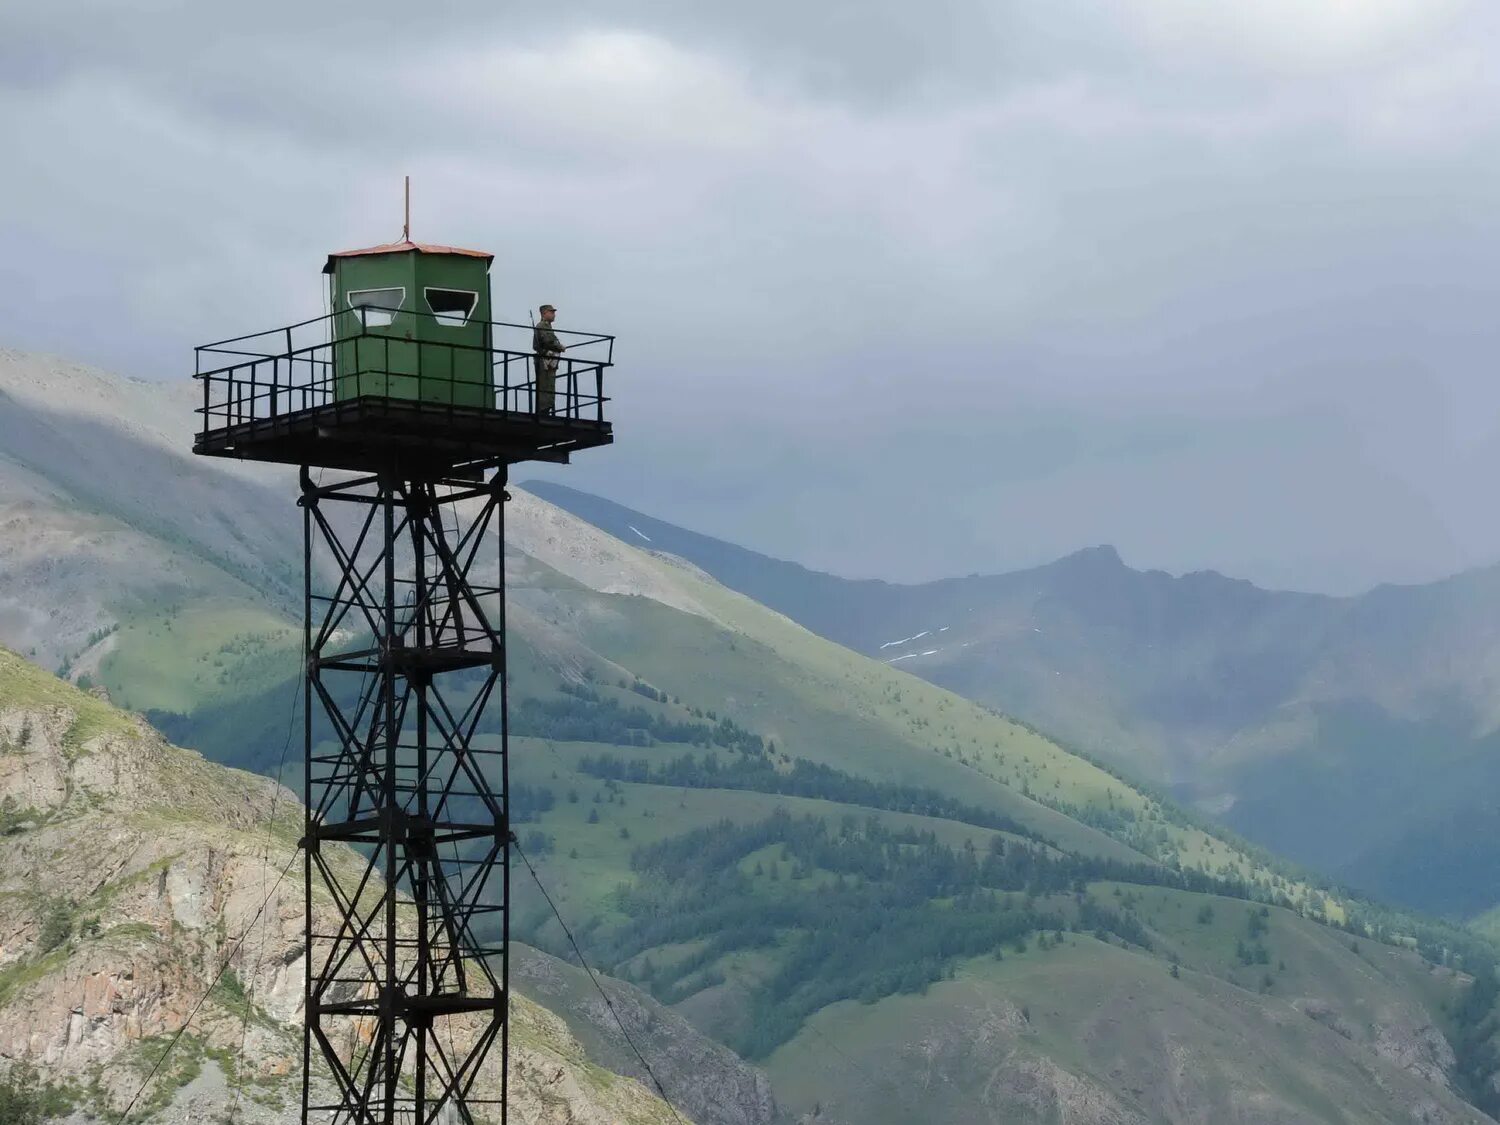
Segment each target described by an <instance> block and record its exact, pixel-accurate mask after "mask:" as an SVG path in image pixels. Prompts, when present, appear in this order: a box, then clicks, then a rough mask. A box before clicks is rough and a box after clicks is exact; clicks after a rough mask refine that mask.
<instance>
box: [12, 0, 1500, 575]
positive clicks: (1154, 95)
mask: <svg viewBox="0 0 1500 1125" xmlns="http://www.w3.org/2000/svg"><path fill="white" fill-rule="evenodd" d="M432 8H433V11H434V13H435V14H432V15H425V14H424V10H423V8H422V7H421V6H413V5H411V4H408V3H400V4H397V3H393V2H386V0H368V2H366V3H364V4H361V5H357V6H356V5H342V4H326V5H325V4H307V3H298V4H292V3H288V2H286V0H261V2H260V3H258V4H253V5H249V4H240V5H227V4H215V3H207V2H204V0H197V2H194V3H176V2H168V0H136V2H134V3H131V4H120V3H114V2H101V3H79V2H74V0H51V2H49V3H46V4H25V5H20V4H6V5H0V152H3V153H4V159H3V160H0V346H12V347H21V348H27V349H34V350H43V351H51V352H57V353H61V354H64V355H67V356H69V357H71V358H75V359H81V360H85V361H88V362H92V363H96V364H99V365H100V366H104V367H108V368H112V369H115V370H118V371H122V372H125V373H128V374H132V375H138V376H143V377H148V378H179V377H182V376H183V375H184V374H185V373H187V372H189V371H190V370H191V364H192V356H191V346H192V345H193V344H195V343H201V342H203V341H205V340H209V339H214V338H218V337H222V336H226V335H230V334H234V333H237V332H240V331H248V330H254V329H259V328H263V327H272V326H276V325H279V324H282V323H285V322H287V321H291V320H294V319H302V318H304V317H306V316H310V315H317V314H319V313H321V312H322V303H323V297H322V289H321V281H322V278H321V277H320V275H319V272H318V270H319V267H320V265H321V262H322V258H323V255H324V254H326V253H327V252H328V251H329V250H332V249H338V248H343V247H347V246H358V245H368V244H371V243H375V242H383V241H387V240H390V239H393V238H395V237H397V236H398V235H399V231H400V225H401V224H400V220H401V216H400V195H401V176H402V174H403V173H408V172H409V173H410V174H411V175H412V177H413V180H414V196H415V199H414V206H413V228H414V235H415V236H416V237H418V238H423V239H429V240H432V241H437V242H450V243H456V244H460V245H469V246H475V247H479V248H483V249H487V250H491V251H493V252H494V253H495V254H496V260H495V266H494V273H493V278H494V286H495V313H496V316H497V317H499V318H502V319H524V316H525V310H526V308H527V307H528V306H532V305H536V304H538V303H540V302H541V301H544V300H545V301H551V302H553V303H555V304H557V305H558V306H560V309H561V311H560V314H559V326H560V327H568V328H581V329H590V330H598V331H605V332H612V333H615V334H617V335H618V336H619V338H620V342H619V345H618V350H617V358H618V360H619V368H618V370H617V372H616V374H615V375H614V377H613V380H612V381H613V387H612V390H613V393H614V394H615V395H616V396H617V401H616V403H615V404H614V405H615V417H616V420H617V427H618V428H617V444H616V445H615V446H614V447H613V448H612V449H610V450H607V451H600V452H596V453H593V454H590V455H588V456H587V457H582V458H580V459H579V461H578V463H577V464H576V465H575V466H573V467H571V468H569V469H567V470H563V471H561V472H560V473H552V474H549V475H556V476H558V479H562V480H565V481H566V482H568V483H570V484H572V485H574V486H575V487H579V488H585V489H590V490H593V491H597V492H600V493H602V494H604V495H607V496H609V497H611V498H612V499H615V500H618V501H621V502H623V503H626V504H630V505H632V506H635V507H639V508H642V509H644V510H646V511H648V512H650V513H652V514H654V515H658V516H660V517H662V518H666V519H670V520H674V521H676V522H680V523H683V524H686V525H688V526H691V527H695V528H697V529H700V530H703V531H707V532H710V533H713V534H718V535H723V536H725V537H728V538H731V539H734V540H737V541H740V542H743V543H746V544H748V545H751V546H754V547H757V548H759V549H762V550H767V551H770V552H772V553H775V554H778V555H782V556H785V557H790V558H795V559H797V560H799V561H802V562H805V563H808V564H809V565H814V566H819V567H824V568H828V569H832V570H835V571H838V572H841V573H845V574H851V575H880V576H884V577H891V578H901V579H917V578H925V577H935V576H940V575H947V574H958V573H969V572H974V571H997V570H1003V569H1010V568H1013V567H1016V566H1022V565H1027V564H1031V563H1036V562H1042V561H1046V560H1048V559H1050V558H1053V557H1056V556H1058V555H1060V554H1063V553H1066V552H1068V551H1071V550H1073V549H1076V548H1078V547H1081V546H1085V545H1090V544H1096V543H1104V542H1109V543H1113V544H1115V545H1116V546H1118V547H1119V549H1120V551H1121V552H1122V554H1123V555H1124V556H1125V559H1126V561H1127V562H1130V563H1131V564H1133V565H1137V566H1157V567H1163V568H1165V569H1168V570H1172V571H1184V570H1192V569H1199V568H1205V567H1212V568H1215V569H1219V570H1223V571H1225V572H1227V573H1231V574H1235V575H1239V576H1245V577H1249V578H1251V579H1254V580H1256V581H1258V582H1260V583H1262V584H1267V585H1275V586H1289V587H1295V588H1302V589H1314V590H1328V591H1350V590H1355V589H1360V588H1363V587H1366V586H1369V585H1372V584H1374V583H1377V582H1380V581H1415V580H1423V579H1428V578H1432V577H1436V576H1439V575H1442V574H1446V573H1449V572H1452V571H1454V570H1457V569H1461V568H1463V567H1467V566H1472V565H1479V564H1488V563H1492V562H1496V561H1500V501H1497V491H1500V489H1497V484H1500V372H1497V357H1500V346H1497V345H1500V317H1497V300H1496V299H1497V296H1500V143H1497V142H1500V5H1496V4H1495V3H1494V2H1493V0H1474V2H1469V0H1258V2H1250V0H1244V2H1239V3H1228V2H1215V0H1109V2H1108V3H1104V2H1100V0H1093V2H1091V3H1084V2H1081V0H1046V2H1045V3H1042V2H1037V0H1033V2H1029V3H1019V2H1010V3H1001V2H990V3H981V2H975V0H929V2H928V3H925V4H913V3H911V2H910V0H904V2H901V3H896V2H891V0H865V2H862V3H855V2H853V0H822V2H821V3H816V4H806V3H789V2H786V0H761V2H760V3H756V4H744V3H736V4H729V3H717V4H714V3H705V2H703V0H654V2H653V0H612V2H610V3H603V2H599V0H584V2H582V3H579V2H574V3H571V4H566V5H551V6H549V5H540V4H538V5H528V6H526V7H519V6H515V5H510V4H496V3H494V2H493V0H491V2H488V3H475V4H467V5H465V4H445V5H433V6H432ZM436 13H441V14H436ZM522 475H526V474H525V473H524V472H523V474H522Z"/></svg>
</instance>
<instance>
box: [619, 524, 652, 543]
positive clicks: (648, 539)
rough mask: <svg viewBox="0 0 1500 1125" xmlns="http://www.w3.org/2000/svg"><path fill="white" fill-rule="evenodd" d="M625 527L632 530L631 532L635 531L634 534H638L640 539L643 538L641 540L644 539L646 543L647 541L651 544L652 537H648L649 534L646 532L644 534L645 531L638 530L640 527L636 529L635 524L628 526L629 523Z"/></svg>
mask: <svg viewBox="0 0 1500 1125" xmlns="http://www.w3.org/2000/svg"><path fill="white" fill-rule="evenodd" d="M625 526H626V527H628V528H630V530H631V531H633V532H635V533H636V534H637V535H639V536H640V537H641V538H642V539H644V540H645V541H646V542H647V543H649V542H651V536H649V535H647V534H646V533H645V532H644V531H642V530H641V529H640V528H638V527H636V526H635V525H633V524H628V523H627V524H626V525H625Z"/></svg>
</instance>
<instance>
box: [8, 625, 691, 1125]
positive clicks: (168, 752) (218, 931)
mask: <svg viewBox="0 0 1500 1125" xmlns="http://www.w3.org/2000/svg"><path fill="white" fill-rule="evenodd" d="M301 820H302V810H301V806H300V804H299V803H298V801H297V800H296V798H294V797H293V796H292V795H291V794H290V793H288V792H286V791H285V790H281V789H280V787H279V786H277V785H275V784H274V783H272V782H270V781H268V780H267V779H265V778H262V777H258V776H256V775H253V774H247V773H242V772H240V771H237V770H230V769H226V768H224V767H222V766H217V765H214V764H212V763H209V762H207V761H205V760H204V759H203V758H202V757H201V756H199V755H198V754H196V753H193V752H191V751H186V750H180V749H177V748H176V747H173V746H170V745H168V744H167V743H165V742H164V741H163V740H162V739H161V737H160V736H159V735H158V734H157V733H156V732H155V731H153V730H152V729H151V728H150V727H148V726H146V725H145V724H144V723H142V722H141V721H140V720H139V719H138V718H135V717H133V716H131V715H129V714H127V713H125V712H122V711H119V710H117V709H115V708H113V707H111V706H109V705H108V704H107V703H104V702H102V701H101V700H99V699H97V698H95V697H93V696H90V695H87V694H85V693H83V692H81V691H79V690H77V689H76V688H73V687H70V686H68V685H66V684H63V683H60V682H59V681H57V680H55V679H53V678H52V677H51V676H49V675H47V674H46V673H44V672H42V671H41V670H40V669H37V668H35V667H33V666H32V665H30V664H28V663H26V662H25V661H23V660H21V659H20V658H19V657H17V656H16V655H14V654H13V653H10V652H7V651H4V650H0V823H3V827H4V832H3V835H0V934H3V935H4V940H3V945H0V1016H3V1018H0V1059H3V1060H6V1061H7V1062H9V1063H10V1064H12V1065H13V1066H14V1065H17V1064H19V1065H21V1066H23V1067H33V1068H36V1069H37V1070H38V1071H39V1072H40V1077H41V1080H42V1084H43V1086H44V1088H50V1090H51V1092H52V1096H53V1101H54V1107H53V1108H55V1109H60V1108H62V1107H63V1106H67V1107H70V1108H71V1109H74V1110H77V1111H78V1113H79V1114H81V1115H82V1117H83V1118H84V1119H86V1120H105V1119H108V1120H112V1121H113V1120H116V1119H117V1115H118V1114H119V1113H121V1112H122V1111H123V1110H124V1109H125V1107H126V1106H127V1105H128V1104H129V1103H130V1101H131V1098H132V1097H133V1095H134V1094H135V1093H136V1091H137V1090H138V1089H139V1088H141V1085H142V1083H143V1081H144V1080H145V1079H146V1076H147V1072H148V1071H149V1070H150V1068H151V1067H152V1065H153V1064H155V1063H156V1061H157V1060H158V1059H159V1058H161V1057H162V1056H163V1052H164V1051H165V1050H166V1048H167V1045H168V1043H169V1041H170V1037H171V1036H172V1034H173V1033H174V1032H175V1031H176V1030H177V1028H178V1027H179V1026H181V1025H182V1023H183V1022H184V1021H185V1020H187V1019H188V1017H189V1016H190V1015H191V1016H192V1019H191V1022H190V1023H189V1025H188V1030H187V1032H186V1034H184V1035H183V1037H182V1039H181V1041H179V1042H178V1043H177V1044H176V1046H175V1048H174V1049H173V1050H172V1051H171V1053H170V1055H168V1056H166V1062H165V1063H164V1065H163V1066H162V1067H161V1069H160V1071H159V1073H158V1075H157V1076H156V1077H155V1078H154V1079H153V1080H152V1082H151V1083H150V1084H149V1085H147V1086H146V1087H145V1089H144V1093H143V1096H142V1099H141V1100H140V1101H139V1102H137V1103H136V1108H135V1109H134V1110H133V1111H132V1117H131V1120H132V1121H147V1120H151V1121H162V1122H184V1123H186V1122H201V1121H205V1120H210V1119H212V1120H218V1119H219V1118H220V1116H221V1115H223V1114H226V1113H228V1112H229V1111H230V1109H231V1107H233V1108H234V1110H235V1111H236V1114H235V1116H234V1119H235V1120H238V1121H242V1122H246V1123H254V1122H264V1123H272V1122H274V1123H277V1125H281V1123H288V1122H291V1121H293V1120H296V1119H298V1117H299V1114H300V1107H299V1104H298V1102H299V1098H300V1078H299V1077H298V1067H299V1066H300V1055H301V1003H302V973H303V966H302V945H301V930H302V926H301V907H302V898H303V889H302V883H301V876H300V872H301V865H300V864H292V866H291V868H290V869H289V873H288V876H287V878H286V880H285V881H284V882H283V881H279V876H280V874H281V872H282V869H283V868H284V867H285V866H286V865H287V863H288V862H289V861H290V860H291V859H292V857H293V856H294V854H295V851H296V840H297V837H298V836H299V835H300V833H301ZM348 860H349V861H351V862H352V861H354V856H353V855H352V853H350V854H349V856H348ZM333 862H334V863H338V862H340V860H339V855H338V853H334V854H333ZM262 902H268V909H267V911H266V912H265V913H264V914H263V915H259V917H258V909H259V906H260V904H261V903H262ZM316 909H318V910H319V911H320V912H327V911H328V910H329V909H331V907H330V905H329V904H326V903H317V905H316ZM329 924H330V925H331V922H330V923H329ZM245 933H247V934H248V935H249V936H248V937H246V939H245V940H244V941H243V943H241V944H239V945H238V946H237V947H236V945H235V942H236V940H237V938H238V936H239V935H240V934H245ZM526 956H527V958H528V960H529V962H531V963H532V964H533V966H534V967H533V968H532V970H531V972H532V973H533V975H535V974H537V973H540V972H543V971H545V963H546V962H548V961H550V959H549V958H546V957H545V956H544V955H542V954H540V953H536V952H533V951H527V954H526ZM226 957H227V958H228V961H229V969H228V971H227V972H226V973H225V974H224V976H223V978H222V979H221V980H220V981H219V982H218V983H217V985H215V986H214V987H213V988H212V990H211V991H208V994H207V1000H206V1003H205V1004H204V1006H203V1007H202V1009H201V1010H199V1011H197V1012H196V1013H194V1006H195V1005H196V1004H197V1001H198V999H199V997H200V996H201V995H202V994H203V993H204V992H205V990H207V989H208V988H209V986H210V984H212V983H213V979H214V973H215V971H216V970H217V967H218V966H219V965H221V964H223V962H224V960H225V959H226ZM538 963H541V967H535V966H537V964H538ZM550 971H552V972H564V971H566V967H565V966H558V967H555V968H553V969H551V970H550ZM511 1012H512V1024H511V1027H512V1031H511V1037H512V1038H511V1042H512V1044H513V1045H514V1053H513V1057H512V1064H511V1088H512V1089H513V1090H514V1091H515V1092H516V1109H517V1117H518V1118H519V1119H520V1120H523V1121H535V1122H542V1121H546V1122H577V1123H580V1125H581V1123H584V1122H591V1123H596V1125H606V1123H609V1125H613V1123H616V1122H632V1123H635V1125H657V1123H664V1122H667V1121H671V1120H673V1118H672V1116H671V1113H670V1111H669V1110H668V1109H667V1107H666V1106H665V1105H664V1104H662V1102H661V1101H660V1100H659V1099H657V1098H656V1096H655V1095H654V1094H651V1093H648V1092H647V1090H646V1088H645V1087H643V1086H642V1085H641V1084H639V1083H638V1082H635V1081H633V1080H632V1079H629V1078H623V1077H620V1076H618V1075H616V1074H612V1073H610V1072H609V1071H607V1070H605V1069H604V1068H602V1067H600V1066H599V1065H597V1064H596V1063H594V1062H592V1061H591V1060H590V1059H589V1057H588V1055H587V1053H586V1052H585V1050H584V1048H583V1046H582V1045H581V1044H580V1043H579V1041H578V1040H577V1039H576V1038H575V1037H574V1036H573V1034H572V1033H571V1032H570V1031H569V1030H568V1027H567V1025H566V1024H565V1022H564V1020H563V1019H561V1018H559V1017H558V1016H556V1015H554V1014H552V1013H551V1012H548V1011H547V1010H546V1009H545V1008H543V1007H541V1006H539V1005H538V1004H536V1003H534V1002H533V1001H532V1000H530V999H527V998H526V997H524V996H516V997H514V998H513V1000H512V1009H511ZM494 1078H495V1075H494V1073H491V1074H490V1075H489V1076H488V1079H487V1080H489V1081H493V1080H494Z"/></svg>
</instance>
